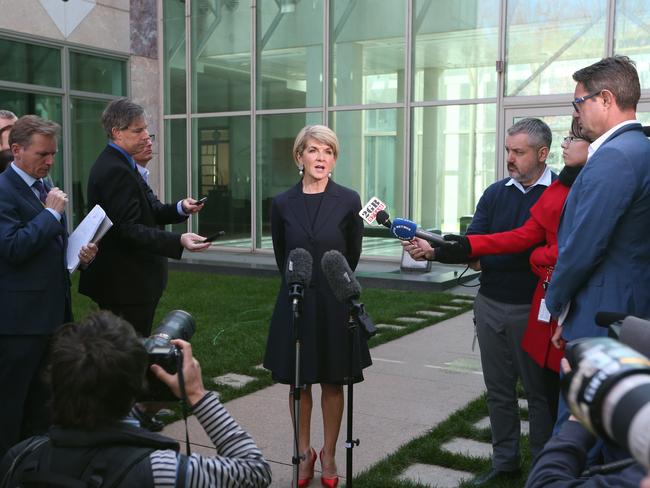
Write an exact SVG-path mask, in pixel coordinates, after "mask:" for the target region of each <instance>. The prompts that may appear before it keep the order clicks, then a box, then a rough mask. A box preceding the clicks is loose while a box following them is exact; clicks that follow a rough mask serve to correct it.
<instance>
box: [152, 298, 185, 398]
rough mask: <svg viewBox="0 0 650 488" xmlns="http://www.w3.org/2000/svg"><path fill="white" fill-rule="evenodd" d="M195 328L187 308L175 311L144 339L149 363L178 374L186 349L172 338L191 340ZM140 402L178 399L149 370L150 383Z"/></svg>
mask: <svg viewBox="0 0 650 488" xmlns="http://www.w3.org/2000/svg"><path fill="white" fill-rule="evenodd" d="M195 330H196V323H195V322H194V318H193V317H192V316H191V315H190V314H189V313H187V312H185V311H184V310H172V311H171V312H169V313H168V314H167V315H166V316H165V318H164V319H163V320H162V322H161V323H160V325H159V326H158V327H157V328H156V330H154V332H153V334H152V335H151V336H149V337H147V338H146V339H143V341H142V345H143V346H144V348H145V350H146V351H147V355H148V357H149V366H151V365H152V364H157V365H158V366H160V367H161V368H163V369H164V370H165V371H167V372H168V373H169V374H176V373H177V372H178V370H179V369H180V368H182V365H183V351H181V350H180V349H179V348H178V347H176V346H175V345H173V344H172V343H171V341H172V339H183V340H184V341H189V340H190V339H191V338H192V335H194V331H195ZM139 400H140V401H175V400H178V398H176V397H175V396H174V394H173V393H172V392H171V390H170V389H169V387H167V385H165V384H164V383H162V382H161V381H160V380H159V379H158V378H156V377H155V376H154V374H153V373H152V372H151V370H149V369H147V385H146V390H145V392H144V393H143V397H142V398H140V399H139Z"/></svg>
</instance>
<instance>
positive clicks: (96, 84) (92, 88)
mask: <svg viewBox="0 0 650 488" xmlns="http://www.w3.org/2000/svg"><path fill="white" fill-rule="evenodd" d="M70 88H71V89H72V90H81V91H87V92H96V93H106V94H108V95H115V96H124V95H126V62H125V61H122V60H119V59H115V58H106V57H103V56H93V55H91V54H85V53H76V52H74V51H71V52H70Z"/></svg>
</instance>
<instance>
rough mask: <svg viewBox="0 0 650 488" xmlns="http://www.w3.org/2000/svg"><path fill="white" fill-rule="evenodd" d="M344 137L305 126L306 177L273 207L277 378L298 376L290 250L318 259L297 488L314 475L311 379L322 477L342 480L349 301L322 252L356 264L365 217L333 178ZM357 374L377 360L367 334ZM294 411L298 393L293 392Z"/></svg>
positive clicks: (305, 344)
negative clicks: (278, 278) (278, 281)
mask: <svg viewBox="0 0 650 488" xmlns="http://www.w3.org/2000/svg"><path fill="white" fill-rule="evenodd" d="M338 154H339V143H338V140H337V137H336V134H334V132H333V131H332V130H331V129H329V128H328V127H325V126H322V125H310V126H306V127H304V128H303V129H302V130H301V131H300V133H299V134H298V136H297V137H296V140H295V142H294V146H293V157H294V160H295V162H296V164H297V165H298V168H299V172H300V175H301V176H302V178H301V180H300V181H299V182H298V183H297V184H296V185H295V186H293V187H292V188H290V189H289V190H287V191H285V192H284V193H281V194H279V195H277V196H276V197H275V198H274V199H273V204H272V208H271V234H272V237H273V250H274V252H275V260H276V262H277V265H278V269H279V270H280V273H281V274H282V275H283V276H282V285H281V287H280V291H279V293H278V298H277V301H276V304H275V310H274V312H273V318H272V319H271V326H270V329H269V337H268V342H267V347H266V355H265V358H264V367H266V368H267V369H269V370H271V372H272V374H273V379H274V380H275V381H278V382H281V383H286V384H289V385H291V384H292V383H293V379H294V367H295V365H294V360H295V354H294V344H295V341H294V339H293V328H292V314H291V305H290V302H289V291H288V288H287V284H286V282H285V277H284V272H285V269H286V259H287V256H288V255H289V252H290V251H291V250H293V249H296V248H303V249H305V250H307V251H308V252H309V253H310V254H311V256H312V258H313V268H312V278H311V284H310V285H309V286H308V287H306V289H305V294H304V298H303V310H302V320H301V326H300V334H301V343H302V345H301V363H300V376H301V383H302V384H305V385H306V390H305V391H304V393H303V394H302V395H301V402H300V403H301V405H300V438H299V440H298V446H299V451H300V453H301V454H303V455H304V459H303V461H302V462H301V463H300V469H299V486H300V487H306V486H308V485H309V483H310V482H311V479H312V478H313V476H314V464H315V462H316V457H317V456H316V451H315V450H314V449H313V447H311V443H310V424H311V410H312V395H311V385H312V384H315V383H320V385H321V408H322V410H323V431H324V445H323V448H322V450H321V454H320V458H321V465H322V476H321V483H322V484H323V486H326V487H335V486H336V485H337V484H338V475H337V468H336V462H335V454H336V442H337V439H338V435H339V430H340V427H341V418H342V415H343V384H344V383H346V378H347V376H348V352H347V351H348V347H347V344H348V340H349V339H348V330H347V321H348V307H347V305H345V304H342V303H340V302H338V301H337V300H336V298H335V296H334V294H333V293H332V291H331V290H330V287H329V284H328V283H327V280H326V278H325V276H324V275H323V273H322V271H321V269H320V262H321V258H322V257H323V254H324V253H325V252H327V251H329V250H331V249H335V250H337V251H339V252H340V253H341V254H343V256H345V258H346V260H347V262H348V264H349V265H350V268H352V269H355V268H356V266H357V263H358V262H359V256H360V255H361V240H362V237H363V222H362V220H361V217H359V210H360V209H361V200H360V199H359V195H358V194H357V193H356V192H355V191H353V190H350V189H348V188H345V187H343V186H341V185H337V184H336V183H334V181H332V179H331V171H332V170H333V169H334V166H335V165H336V159H337V156H338ZM353 347H354V354H353V358H352V365H351V367H352V376H353V378H354V381H355V382H358V381H363V372H362V370H363V368H365V367H367V366H369V365H370V364H371V360H370V353H369V352H368V345H367V343H366V340H365V339H364V338H363V337H361V334H356V338H355V339H354V345H353ZM289 408H290V410H291V414H292V415H293V397H292V396H291V392H290V397H289Z"/></svg>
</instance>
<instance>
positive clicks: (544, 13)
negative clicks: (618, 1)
mask: <svg viewBox="0 0 650 488" xmlns="http://www.w3.org/2000/svg"><path fill="white" fill-rule="evenodd" d="M606 21H607V0H561V1H560V0H553V1H537V0H526V1H524V0H518V1H510V2H508V17H507V33H506V38H507V44H506V49H507V52H506V94H507V95H510V96H517V95H548V94H554V93H573V89H574V88H575V82H574V81H573V79H572V78H571V75H572V74H573V73H574V72H575V71H576V70H577V69H580V68H582V67H584V66H588V65H590V64H592V63H594V62H595V61H598V60H599V59H601V58H602V57H603V56H604V55H605V38H606V36H605V28H606V23H607V22H606Z"/></svg>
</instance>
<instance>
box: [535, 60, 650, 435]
mask: <svg viewBox="0 0 650 488" xmlns="http://www.w3.org/2000/svg"><path fill="white" fill-rule="evenodd" d="M573 79H574V80H575V81H576V82H577V85H576V88H575V100H574V102H573V107H574V112H573V116H574V117H576V118H577V119H578V120H579V122H580V126H581V128H582V131H583V133H584V134H586V135H587V136H589V138H590V139H592V140H593V141H594V142H593V143H592V144H591V145H590V146H589V159H588V160H587V164H586V165H585V167H584V169H583V170H582V171H581V173H580V175H579V176H578V178H577V179H576V181H575V183H574V184H573V187H572V188H571V192H570V193H569V196H568V198H567V200H566V204H565V208H564V212H563V214H562V220H561V221H560V228H559V231H558V250H559V256H558V261H557V266H556V269H555V272H554V273H553V277H552V279H551V283H550V286H549V288H548V292H547V294H546V306H547V308H548V309H549V311H550V312H551V314H552V315H554V316H556V317H560V319H562V318H564V317H563V316H565V317H566V318H565V319H564V321H563V322H562V320H561V323H562V327H558V329H557V330H558V333H557V334H556V336H555V337H554V342H555V343H556V345H559V343H560V341H561V340H562V339H563V340H565V341H571V340H573V339H578V338H581V337H596V336H603V335H605V334H606V333H607V330H606V329H604V328H600V327H598V326H597V325H596V323H595V320H594V315H595V313H596V312H598V311H601V310H604V311H610V312H621V313H625V314H631V315H638V316H641V317H648V316H650V266H649V264H650V230H649V229H650V227H648V218H649V217H648V216H649V215H650V141H649V140H648V139H647V138H646V137H645V135H644V133H643V130H642V126H641V124H640V123H639V122H638V121H637V120H636V105H637V102H638V101H639V98H640V96H641V88H640V84H639V77H638V74H637V71H636V68H635V67H634V63H633V62H632V61H630V59H629V58H627V57H625V56H614V57H610V58H605V59H603V60H601V61H599V62H597V63H595V64H593V65H591V66H588V67H586V68H583V69H581V70H579V71H576V72H575V73H574V74H573ZM560 335H561V339H560ZM563 413H564V414H565V415H564V417H567V416H568V415H566V412H562V410H561V411H560V416H562V414H563ZM561 421H562V419H561V418H558V425H559V423H560V422H561Z"/></svg>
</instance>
